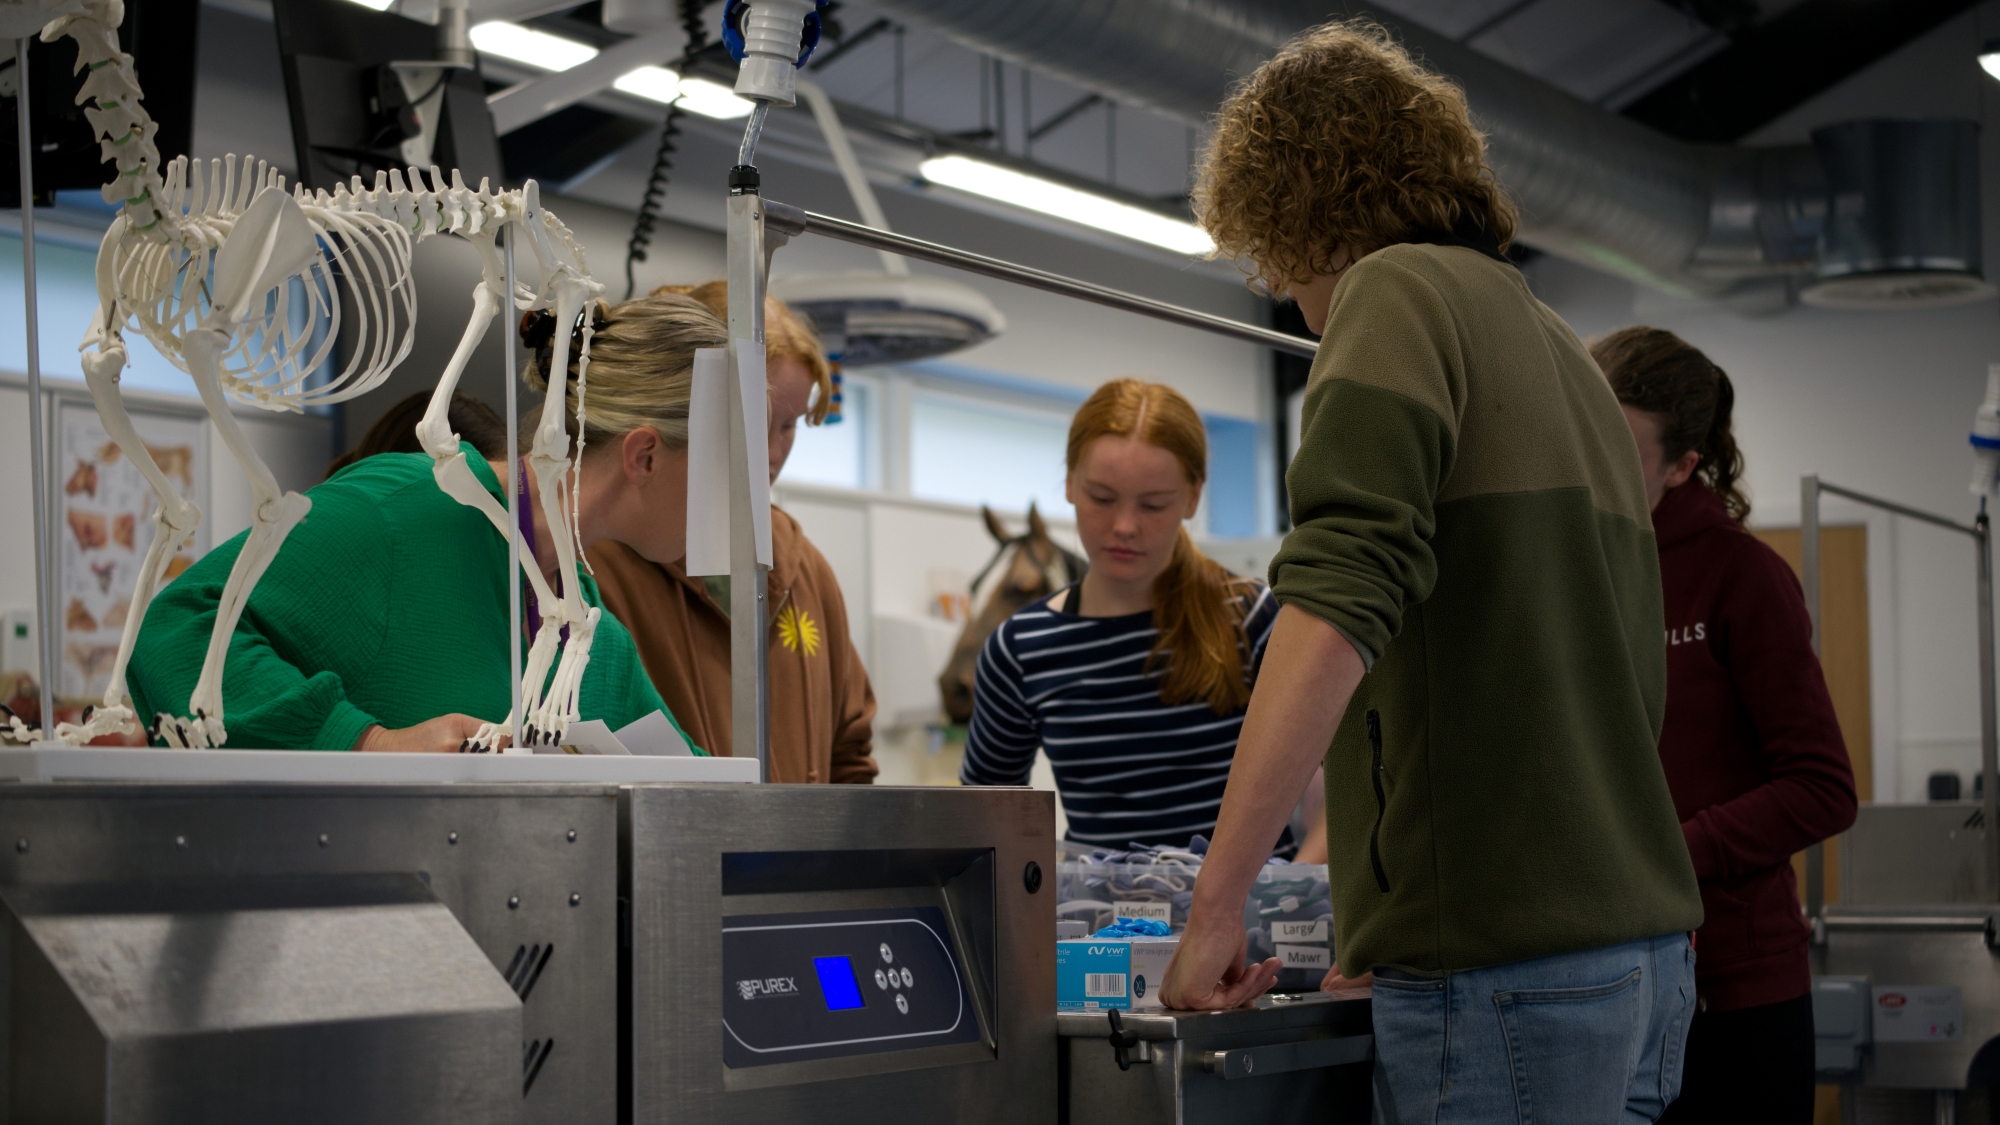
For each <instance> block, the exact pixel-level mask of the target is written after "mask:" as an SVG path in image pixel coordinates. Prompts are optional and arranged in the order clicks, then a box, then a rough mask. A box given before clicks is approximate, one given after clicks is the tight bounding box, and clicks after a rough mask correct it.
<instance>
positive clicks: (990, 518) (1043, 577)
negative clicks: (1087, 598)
mask: <svg viewBox="0 0 2000 1125" xmlns="http://www.w3.org/2000/svg"><path fill="white" fill-rule="evenodd" d="M979 514H980V515H981V516H983V517H985V519H986V531H987V534H989V535H991V536H993V540H994V542H996V543H998V544H999V547H998V548H997V549H996V550H995V551H994V553H993V558H992V559H991V560H990V561H988V562H987V564H986V566H985V568H984V569H982V570H981V571H980V572H979V574H978V576H977V577H975V578H973V580H972V589H971V591H970V592H971V594H972V596H974V597H977V596H978V594H979V586H980V583H981V582H983V581H984V580H985V578H986V576H987V575H988V574H989V573H993V572H994V571H995V570H997V571H998V574H999V580H998V581H996V582H995V583H994V584H993V590H992V593H991V594H989V595H987V598H986V604H985V605H983V606H981V607H980V608H979V612H978V613H976V614H974V615H973V616H972V620H970V621H968V622H966V623H965V631H964V632H962V633H960V634H959V635H958V647H957V648H955V649H953V650H952V654H951V662H950V663H949V664H946V665H945V668H944V674H943V675H940V676H939V677H938V692H939V694H940V695H941V696H942V697H943V699H944V712H945V714H946V715H949V716H950V717H951V721H952V722H954V723H967V722H970V721H972V673H973V670H974V669H975V668H977V667H978V666H979V650H980V648H981V647H982V646H984V645H985V644H986V638H987V636H989V635H990V634H991V633H992V632H993V630H995V629H998V628H999V627H1000V623H1001V622H1002V621H1005V620H1007V619H1008V618H1009V617H1011V616H1013V615H1014V612H1015V611H1016V610H1019V609H1020V608H1021V607H1022V606H1025V605H1027V604H1028V603H1030V602H1032V601H1035V600H1036V599H1037V598H1045V597H1047V596H1048V595H1050V594H1053V593H1055V592H1056V591H1057V590H1060V589H1062V588H1063V587H1065V586H1068V585H1069V584H1071V583H1073V582H1076V581H1078V580H1079V579H1081V578H1082V577H1083V574H1084V571H1086V570H1088V569H1090V564H1089V563H1087V562H1085V561H1084V560H1083V559H1082V558H1081V557H1080V556H1078V555H1077V554H1076V552H1074V551H1071V550H1068V549H1067V548H1064V547H1062V546H1060V545H1058V544H1057V543H1056V542H1055V540H1053V539H1050V538H1049V528H1048V525H1047V524H1045V523H1043V522H1042V516H1041V513H1040V512H1037V511H1036V510H1035V506H1034V505H1033V504H1029V505H1028V530H1027V533H1026V534H1024V535H1010V534H1008V532H1007V528H1006V526H1005V525H1003V524H1002V523H1001V522H1000V517H998V516H996V515H994V514H993V509H991V508H987V507H981V508H980V509H979Z"/></svg>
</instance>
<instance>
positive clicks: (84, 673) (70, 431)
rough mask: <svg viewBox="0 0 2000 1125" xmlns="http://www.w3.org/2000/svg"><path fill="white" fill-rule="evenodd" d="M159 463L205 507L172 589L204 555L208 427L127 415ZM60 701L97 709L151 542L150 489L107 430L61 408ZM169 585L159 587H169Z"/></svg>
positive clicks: (149, 414)
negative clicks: (182, 573) (182, 574)
mask: <svg viewBox="0 0 2000 1125" xmlns="http://www.w3.org/2000/svg"><path fill="white" fill-rule="evenodd" d="M131 414H132V422H133V425H134V426H135V427H136V428H137V429H138V431H139V437H140V439H141V440H143V441H144V442H145V443H146V449H147V451H148V452H149V453H151V454H152V457H153V462H154V464H157V465H158V466H159V467H160V470H161V472H163V473H165V474H166V477H167V481H168V482H169V483H170V484H171V485H172V486H173V488H174V490H175V491H176V492H178V493H179V494H180V495H181V496H182V497H183V498H185V499H187V500H189V501H191V502H193V503H194V504H195V505H196V506H198V507H200V508H201V509H202V516H203V518H202V525H201V527H200V528H199V529H198V530H197V531H196V532H195V534H194V536H193V537H192V539H191V540H190V541H189V542H186V543H177V544H175V545H174V546H175V550H174V553H173V556H172V559H171V561H170V562H169V563H168V564H167V577H166V581H167V582H171V581H172V580H173V579H174V577H175V576H176V575H178V574H180V573H181V572H182V571H184V570H186V569H187V568H188V567H190V566H193V565H194V561H195V560H196V559H198V558H200V557H201V555H202V552H204V551H206V550H207V549H208V425H207V421H206V419H204V418H202V417H200V416H198V415H196V416H189V415H185V414H177V413H167V412H164V411H147V410H146V409H145V408H144V407H143V406H138V405H136V404H135V405H133V406H132V407H131ZM55 430H56V442H55V448H56V462H55V480H54V485H55V488H54V492H55V500H56V505H55V508H56V510H55V532H56V537H57V548H56V568H55V569H56V605H55V609H56V622H55V624H56V658H57V661H58V663H59V665H60V667H61V671H60V673H59V674H58V675H57V677H56V699H57V700H58V701H59V702H61V703H65V704H69V703H95V702H97V699H98V697H100V696H102V695H103V694H104V688H105V685H106V683H107V682H108V681H109V678H110V675H111V665H112V663H113V661H114V660H115V659H116V658H117V655H118V639H119V637H120V636H122V635H123V633H124V630H125V618H126V617H127V615H129V614H130V613H131V609H132V603H131V598H132V589H133V587H134V586H135V585H137V584H138V580H139V565H140V563H141V562H143V561H144V559H145V557H146V551H147V549H148V548H149V547H151V546H152V542H153V510H154V508H155V507H156V506H157V502H156V500H155V497H154V495H153V486H152V485H150V484H148V483H147V481H146V478H145V477H144V476H143V475H141V474H140V472H139V470H138V469H137V468H136V467H134V466H133V464H132V460H131V458H129V457H127V456H125V451H124V450H122V449H120V448H119V447H118V443H116V442H114V441H112V440H111V438H110V435H108V434H106V433H105V432H104V424H103V423H102V422H100V421H98V418H97V412H96V411H95V410H93V409H91V407H90V405H89V404H88V403H81V402H72V401H69V400H67V399H58V400H57V405H56V422H55ZM164 584H165V583H164V582H163V583H162V585H163V586H164Z"/></svg>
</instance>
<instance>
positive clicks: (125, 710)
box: [56, 337, 201, 746]
mask: <svg viewBox="0 0 2000 1125" xmlns="http://www.w3.org/2000/svg"><path fill="white" fill-rule="evenodd" d="M111 339H112V342H111V344H110V346H109V347H101V348H100V350H96V351H90V352H85V353H84V356H83V378H84V382H85V383H86V384H88V385H89V387H90V397H91V400H92V401H93V402H95V403H96V405H97V416H98V418H99V420H101V421H102V422H103V423H104V431H105V433H107V434H109V435H110V437H111V440H112V441H115V442H117V443H118V448H119V449H120V450H121V451H122V452H123V453H124V455H125V457H126V458H127V459H128V460H130V461H131V462H132V465H133V467H135V468H137V469H138V470H139V473H140V475H141V476H143V477H145V478H146V483H148V484H150V485H152V486H153V495H154V497H155V499H156V500H157V502H158V507H157V508H155V509H154V511H153V541H152V543H151V544H150V545H148V546H147V548H146V558H145V561H144V562H142V563H141V564H140V565H139V581H138V584H137V586H136V587H135V588H134V589H133V591H132V600H131V603H130V607H129V608H128V609H127V611H126V614H125V629H124V632H123V633H122V634H121V635H120V636H119V638H118V657H117V659H116V660H115V661H114V662H113V663H112V665H111V680H110V682H109V683H108V684H106V685H105V688H104V700H103V702H101V703H99V704H98V705H97V708H96V709H95V710H93V711H92V712H91V714H90V717H89V719H88V720H87V721H85V722H84V723H82V724H81V725H76V724H70V723H63V724H61V725H59V726H58V727H57V728H56V738H57V740H58V741H61V742H67V743H69V744H70V745H72V746H81V745H83V744H84V743H87V742H89V741H90V740H91V739H93V738H97V737H99V736H101V735H106V734H117V733H127V732H131V731H134V730H136V729H137V728H138V724H137V723H136V722H135V721H134V720H135V716H134V715H133V713H132V709H131V708H130V707H127V706H125V667H126V665H127V664H128V663H130V662H131V659H132V647H133V645H134V644H136V643H137V642H138V639H139V626H140V624H141V623H142V622H144V621H145V619H146V609H147V607H148V606H150V605H151V604H152V601H153V594H154V593H155V592H156V591H158V589H159V588H160V582H161V580H162V579H164V578H165V577H166V570H167V564H168V563H169V562H171V561H172V560H173V557H174V552H175V551H177V550H178V549H179V548H180V546H181V544H183V543H185V542H187V540H188V537H189V536H191V535H193V534H194V532H195V529H196V528H198V527H200V526H201V509H199V508H197V507H195V506H194V505H193V504H190V503H188V502H187V501H186V500H183V499H181V496H180V494H179V493H177V492H175V491H174V487H173V484H172V482H170V481H169V480H168V479H167V475H166V474H165V473H164V472H162V471H161V470H160V467H159V465H158V464H156V463H155V462H154V461H153V455H152V452H151V451H150V450H148V449H147V448H146V443H145V442H144V441H143V440H141V439H140V437H139V432H138V430H137V429H136V428H135V427H134V426H133V425H132V418H131V415H129V414H127V413H126V411H125V401H124V399H123V398H122V397H121V396H120V395H119V393H118V381H119V374H120V372H122V371H123V369H124V367H125V348H124V346H123V345H122V344H120V343H118V342H117V339H116V337H112V338H111Z"/></svg>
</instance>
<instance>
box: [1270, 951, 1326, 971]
mask: <svg viewBox="0 0 2000 1125" xmlns="http://www.w3.org/2000/svg"><path fill="white" fill-rule="evenodd" d="M1278 967H1279V968H1281V969H1330V968H1332V967H1333V951H1332V950H1330V949H1328V948H1327V947H1326V946H1324V945H1281V946H1279V947H1278Z"/></svg>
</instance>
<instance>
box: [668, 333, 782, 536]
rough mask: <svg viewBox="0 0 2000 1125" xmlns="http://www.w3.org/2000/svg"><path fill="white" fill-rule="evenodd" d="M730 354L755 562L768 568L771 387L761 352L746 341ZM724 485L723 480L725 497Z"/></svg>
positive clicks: (735, 347)
mask: <svg viewBox="0 0 2000 1125" xmlns="http://www.w3.org/2000/svg"><path fill="white" fill-rule="evenodd" d="M730 350H731V351H732V352H734V353H735V356H736V373H737V380H736V382H737V386H738V387H740V388H741V389H742V391H743V430H744V433H743V438H744V441H743V452H744V459H745V460H747V461H749V462H750V464H749V470H750V518H751V527H752V529H753V530H754V531H755V533H756V536H757V561H758V563H760V564H761V565H763V566H770V565H771V445H770V436H771V435H770V430H769V426H770V422H769V417H770V412H769V406H770V404H769V402H768V401H767V400H768V396H769V395H770V386H769V384H768V383H767V382H766V381H765V378H764V349H763V348H760V347H758V346H757V345H756V344H753V343H751V342H750V341H748V340H738V341H736V344H735V346H734V347H733V348H731V349H730ZM726 485H727V480H726V478H725V488H724V493H723V494H724V495H725V496H727V495H728V489H727V487H726ZM725 526H726V524H725ZM688 573H689V574H693V573H694V572H693V571H689V572H688ZM723 573H728V572H727V571H724V572H723Z"/></svg>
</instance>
